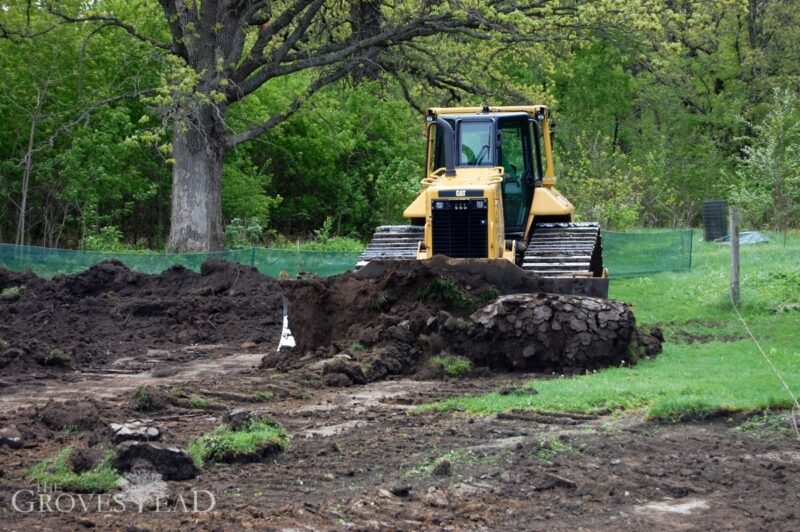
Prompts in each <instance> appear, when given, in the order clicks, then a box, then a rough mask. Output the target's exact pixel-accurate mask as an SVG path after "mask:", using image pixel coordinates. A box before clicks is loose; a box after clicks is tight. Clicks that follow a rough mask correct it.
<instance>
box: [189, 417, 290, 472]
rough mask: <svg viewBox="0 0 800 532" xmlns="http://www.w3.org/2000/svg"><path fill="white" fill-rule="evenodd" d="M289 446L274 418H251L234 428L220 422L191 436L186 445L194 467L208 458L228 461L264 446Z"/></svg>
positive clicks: (257, 453)
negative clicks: (272, 419)
mask: <svg viewBox="0 0 800 532" xmlns="http://www.w3.org/2000/svg"><path fill="white" fill-rule="evenodd" d="M269 448H275V449H277V450H280V451H284V450H286V449H288V448H289V437H288V435H287V434H286V431H284V430H283V428H282V427H281V426H280V425H278V424H277V423H275V422H273V421H268V420H263V419H259V420H253V421H251V422H249V423H247V424H245V425H244V426H242V427H240V428H239V429H237V430H231V429H230V428H229V427H228V426H227V425H220V426H219V427H217V428H216V429H214V431H213V432H210V433H209V434H204V435H203V436H200V437H199V438H197V439H196V440H194V441H193V442H192V443H191V444H189V447H188V448H187V449H186V450H187V451H188V453H189V455H190V456H191V457H192V459H193V460H194V462H195V464H196V465H197V467H203V465H204V464H206V463H208V462H228V461H232V460H236V459H246V458H247V457H257V456H259V455H260V454H261V453H262V452H263V451H264V450H266V449H269Z"/></svg>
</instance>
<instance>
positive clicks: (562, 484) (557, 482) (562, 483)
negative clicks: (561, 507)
mask: <svg viewBox="0 0 800 532" xmlns="http://www.w3.org/2000/svg"><path fill="white" fill-rule="evenodd" d="M544 478H545V479H547V480H548V481H550V482H552V483H553V485H554V486H557V487H559V488H567V489H571V490H572V489H575V488H576V487H578V485H577V484H576V483H575V482H573V481H572V480H569V479H568V478H564V477H561V476H558V475H556V474H555V473H548V472H545V473H544Z"/></svg>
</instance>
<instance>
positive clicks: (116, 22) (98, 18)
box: [47, 5, 173, 52]
mask: <svg viewBox="0 0 800 532" xmlns="http://www.w3.org/2000/svg"><path fill="white" fill-rule="evenodd" d="M47 10H48V11H49V12H50V13H51V14H52V15H55V16H56V17H58V18H60V19H61V20H62V21H63V22H66V23H77V22H103V23H105V24H106V25H110V26H117V27H119V28H122V29H123V30H125V31H126V32H128V34H129V35H130V36H131V37H134V38H136V39H138V40H140V41H142V42H145V43H147V44H150V45H152V46H155V47H156V48H161V49H162V50H167V51H168V52H171V51H173V47H172V45H171V44H168V43H165V42H161V41H159V40H157V39H154V38H152V37H148V36H147V35H144V34H142V33H139V31H138V30H137V29H136V28H134V27H133V26H131V25H130V24H128V23H127V22H123V21H122V20H121V19H119V18H117V17H114V16H111V15H89V16H86V17H73V16H71V15H67V14H66V13H62V12H60V11H56V10H55V9H54V8H53V7H52V6H49V5H48V6H47Z"/></svg>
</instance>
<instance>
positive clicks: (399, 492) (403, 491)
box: [389, 486, 411, 497]
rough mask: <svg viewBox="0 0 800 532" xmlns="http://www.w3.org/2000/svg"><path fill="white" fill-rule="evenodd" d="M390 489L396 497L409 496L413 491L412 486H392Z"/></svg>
mask: <svg viewBox="0 0 800 532" xmlns="http://www.w3.org/2000/svg"><path fill="white" fill-rule="evenodd" d="M389 491H390V492H391V493H392V495H394V496H396V497H408V496H409V494H410V493H411V486H392V487H391V488H389Z"/></svg>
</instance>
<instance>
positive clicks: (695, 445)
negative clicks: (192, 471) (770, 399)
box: [0, 349, 800, 530]
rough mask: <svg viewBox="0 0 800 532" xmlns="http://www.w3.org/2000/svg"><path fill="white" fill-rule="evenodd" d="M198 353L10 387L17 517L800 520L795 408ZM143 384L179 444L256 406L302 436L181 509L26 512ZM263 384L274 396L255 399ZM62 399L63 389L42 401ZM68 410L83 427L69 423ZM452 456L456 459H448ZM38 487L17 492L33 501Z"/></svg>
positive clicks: (5, 475)
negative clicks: (162, 367)
mask: <svg viewBox="0 0 800 532" xmlns="http://www.w3.org/2000/svg"><path fill="white" fill-rule="evenodd" d="M196 353H199V354H200V355H199V356H197V357H196V358H195V359H193V360H190V361H186V362H180V363H177V364H176V373H175V375H173V376H171V377H160V378H159V377H154V376H152V375H143V374H140V373H130V374H121V373H117V374H105V375H98V374H95V375H85V374H76V375H75V376H74V377H75V379H74V380H73V382H58V383H56V382H41V383H40V384H39V385H38V386H36V387H34V386H28V385H25V386H16V385H14V386H11V387H7V388H6V389H5V390H4V394H3V396H2V404H3V409H2V412H3V413H2V416H1V417H0V426H6V427H7V426H9V425H16V426H17V428H18V429H19V431H20V432H21V434H22V435H23V437H24V439H25V444H24V446H23V447H22V448H20V449H10V448H6V447H2V448H0V508H1V509H2V512H3V515H2V517H1V518H0V519H2V522H3V528H5V529H12V530H13V529H18V530H21V529H38V528H44V529H74V530H82V529H85V528H87V527H99V528H104V529H106V528H110V529H122V528H127V529H128V530H146V529H150V530H160V529H165V528H189V527H193V528H198V529H204V530H234V529H249V528H255V529H292V530H297V529H323V530H342V529H356V530H374V529H390V530H397V529H400V530H422V529H429V530H432V529H451V530H468V529H469V530H472V529H493V530H497V529H510V530H545V529H548V530H549V529H557V530H567V529H569V530H575V529H587V530H598V529H608V528H609V527H610V528H612V529H623V528H624V529H631V530H644V529H656V530H663V529H685V530H698V529H706V530H718V529H723V530H726V529H727V530H793V529H794V530H796V529H797V527H798V525H800V519H798V513H797V508H798V507H800V495H799V494H800V490H798V488H799V487H800V486H799V485H798V483H799V480H800V449H799V448H798V444H797V441H796V440H794V439H793V436H792V433H791V431H790V430H789V420H788V417H787V416H786V415H783V416H779V417H774V418H769V419H770V421H769V423H764V424H762V423H760V419H761V418H760V417H756V418H753V419H748V418H746V417H744V416H733V417H722V418H717V419H713V420H706V421H695V422H684V423H674V424H673V423H666V424H665V423H653V422H648V421H646V420H644V419H642V417H641V416H640V415H638V414H636V413H628V414H619V415H614V414H609V415H605V416H597V417H595V416H574V417H571V416H564V417H562V416H553V415H548V414H542V413H539V414H536V413H530V412H528V413H518V414H517V413H511V414H507V415H502V416H487V417H476V416H471V415H468V414H464V413H455V414H453V413H450V414H447V413H420V412H417V411H415V409H414V407H415V406H416V405H419V404H423V403H427V402H429V401H431V400H435V399H441V398H445V397H450V396H453V395H461V394H472V393H481V392H485V391H490V390H497V389H506V390H515V389H518V388H519V386H520V384H521V383H523V382H525V381H526V380H527V379H529V378H530V377H531V375H524V374H505V375H493V376H489V377H483V378H475V379H455V380H446V381H418V380H410V379H407V378H400V379H395V380H384V381H379V382H375V383H371V384H368V385H365V386H358V387H351V388H326V387H319V388H317V387H304V386H302V385H298V384H296V383H288V384H287V383H286V381H285V380H284V379H282V375H281V374H280V373H278V372H274V371H267V372H265V371H264V370H260V369H258V368H255V367H253V366H254V364H253V360H252V359H248V358H246V357H242V356H237V355H220V354H214V350H213V349H209V350H207V351H203V350H198V351H196ZM143 382H147V383H149V385H150V386H151V387H152V390H154V391H155V393H154V395H155V396H158V397H160V398H161V399H162V400H163V403H162V405H161V407H162V408H161V409H160V410H158V411H156V412H150V413H147V416H149V417H150V418H151V419H153V420H154V422H155V424H156V425H158V427H159V428H160V429H161V430H162V432H163V433H164V438H163V443H165V444H168V445H175V446H179V447H183V446H185V445H186V444H187V443H188V442H189V441H190V440H191V439H192V438H193V437H195V436H197V435H199V434H200V433H203V432H207V431H210V430H212V429H213V428H214V427H215V426H217V425H218V424H219V423H220V419H221V416H222V414H223V412H225V411H227V410H230V409H233V408H237V407H244V408H248V409H252V410H256V411H259V412H263V413H266V414H267V415H269V416H270V417H272V418H273V419H275V420H277V421H278V422H280V423H281V424H282V425H283V426H284V427H285V428H286V429H287V430H288V432H289V433H290V434H291V438H292V439H291V449H290V450H288V451H287V452H284V453H281V454H279V455H278V456H276V457H274V458H273V459H271V460H269V461H267V462H263V463H248V464H231V465H211V466H208V467H207V468H206V469H204V470H203V471H202V472H201V474H200V475H199V476H198V477H197V478H195V479H192V480H189V481H183V482H167V483H166V494H167V499H166V500H167V501H168V503H167V506H166V507H165V508H166V509H171V510H173V511H170V512H166V511H164V510H165V508H164V507H162V508H160V509H161V511H156V508H155V507H154V506H153V505H152V504H150V505H148V506H145V507H144V508H143V509H142V512H141V513H140V512H138V511H137V509H136V507H135V506H134V507H133V508H126V510H125V512H122V513H116V512H111V511H108V510H107V509H106V510H104V511H100V512H98V511H93V510H89V511H86V512H84V511H81V510H80V509H78V510H75V511H72V512H64V513H59V512H55V511H47V509H45V511H38V510H40V508H37V509H36V510H37V511H34V512H30V513H22V512H18V511H14V509H13V506H12V498H13V496H14V493H17V492H19V490H26V489H30V490H33V491H35V489H36V488H35V486H32V485H31V482H30V481H28V480H27V479H26V478H25V471H26V469H27V468H29V467H30V466H31V465H32V464H34V463H36V462H37V461H38V460H41V459H43V458H46V457H50V456H53V455H54V454H55V453H56V452H58V451H59V450H60V449H62V448H63V447H64V446H66V445H74V446H77V447H80V446H81V445H84V444H85V443H86V442H87V440H89V439H91V438H92V434H94V433H95V432H96V430H98V429H102V427H104V426H105V425H106V424H107V423H109V422H113V421H125V420H129V419H133V418H140V417H142V415H143V413H142V412H137V411H135V410H133V409H132V391H133V390H134V389H135V388H136V387H138V386H140V385H141V384H142V383H143ZM177 389H180V394H177V395H181V396H185V395H187V394H197V395H202V396H203V397H205V398H207V399H208V400H209V401H210V403H211V404H210V405H207V407H206V409H204V410H198V409H193V408H191V407H190V406H189V405H188V404H187V403H186V402H185V400H182V399H180V398H179V397H176V390H177ZM264 391H270V392H271V393H272V394H273V397H272V398H271V399H267V400H261V402H254V400H255V399H254V397H255V394H256V393H257V392H264ZM48 398H49V399H53V400H55V402H54V403H51V404H49V405H46V403H47V401H48ZM64 400H67V401H68V402H67V403H66V406H65V407H62V408H61V409H60V410H59V408H58V404H59V402H60V401H64ZM37 403H38V404H37ZM69 416H71V417H69ZM59 420H61V421H62V422H64V423H70V424H72V425H71V426H70V427H69V428H66V429H65V428H62V429H58V428H57V427H58V426H59ZM444 460H447V461H448V462H449V467H447V465H440V464H441V463H442V462H443V461H444ZM436 466H439V467H438V468H437V467H436ZM437 473H439V474H437ZM193 488H194V489H196V490H207V491H209V492H211V493H213V494H214V498H215V506H214V509H213V510H212V511H210V512H204V513H192V512H191V511H190V512H183V510H182V508H178V506H177V504H178V503H177V501H178V500H179V498H180V497H183V496H184V495H186V494H188V493H191V491H190V490H191V489H193ZM29 493H30V492H26V493H23V496H22V497H21V498H20V499H18V500H20V501H23V503H24V502H28V501H30V500H35V498H30V497H29ZM203 504H206V503H203V502H202V500H201V505H200V509H201V510H202V509H204V508H205V507H204V506H203ZM29 508H30V506H27V507H26V506H25V505H24V504H23V505H22V509H23V510H26V509H29ZM189 509H190V510H191V506H190V507H189ZM174 510H178V511H174Z"/></svg>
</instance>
